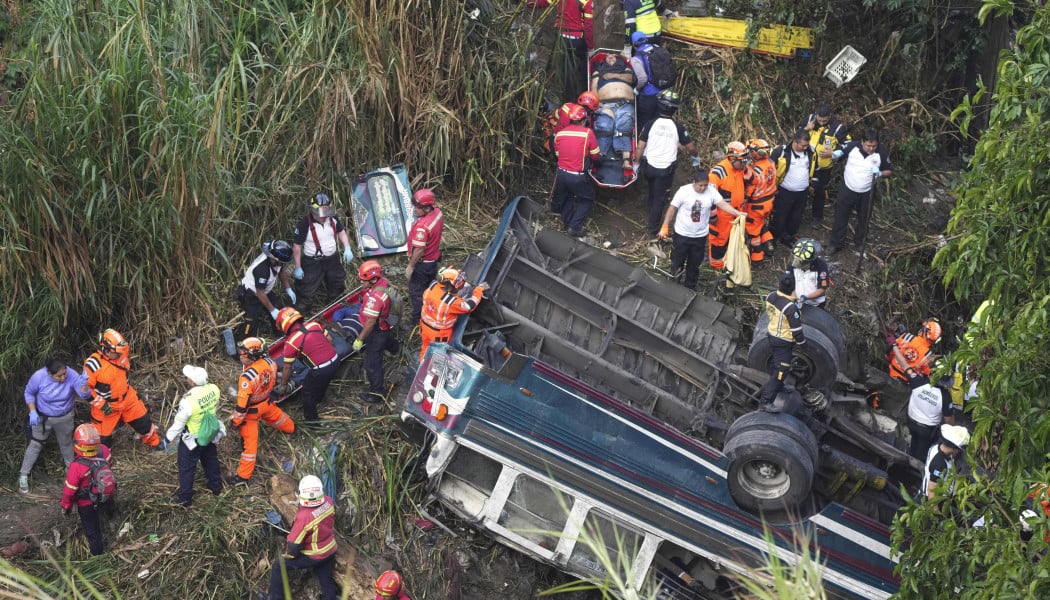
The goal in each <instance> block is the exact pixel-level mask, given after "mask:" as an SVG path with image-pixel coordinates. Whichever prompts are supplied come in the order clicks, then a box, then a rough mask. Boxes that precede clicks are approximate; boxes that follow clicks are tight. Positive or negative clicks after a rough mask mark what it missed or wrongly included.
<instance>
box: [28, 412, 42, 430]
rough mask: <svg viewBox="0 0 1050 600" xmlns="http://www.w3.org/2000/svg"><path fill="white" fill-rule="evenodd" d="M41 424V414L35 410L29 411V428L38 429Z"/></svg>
mask: <svg viewBox="0 0 1050 600" xmlns="http://www.w3.org/2000/svg"><path fill="white" fill-rule="evenodd" d="M39 424H40V413H38V412H36V411H35V410H31V411H29V426H30V427H36V426H37V425H39Z"/></svg>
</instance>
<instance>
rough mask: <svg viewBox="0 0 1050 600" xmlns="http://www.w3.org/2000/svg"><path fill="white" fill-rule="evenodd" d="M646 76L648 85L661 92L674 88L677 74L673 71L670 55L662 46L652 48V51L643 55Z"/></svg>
mask: <svg viewBox="0 0 1050 600" xmlns="http://www.w3.org/2000/svg"><path fill="white" fill-rule="evenodd" d="M645 64H646V67H647V68H648V69H647V72H646V74H647V75H648V76H649V83H651V84H653V85H654V86H656V87H657V88H659V89H661V90H666V89H667V88H669V87H672V86H674V84H675V82H676V81H677V80H678V72H677V71H675V68H674V63H673V62H672V61H671V53H670V52H668V51H667V48H664V47H662V46H653V49H652V50H650V51H649V52H647V53H646V54H645Z"/></svg>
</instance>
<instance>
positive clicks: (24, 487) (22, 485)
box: [18, 475, 29, 494]
mask: <svg viewBox="0 0 1050 600" xmlns="http://www.w3.org/2000/svg"><path fill="white" fill-rule="evenodd" d="M18 491H19V492H21V493H23V494H28V493H29V475H19V476H18Z"/></svg>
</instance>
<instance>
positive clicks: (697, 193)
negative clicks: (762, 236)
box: [657, 169, 744, 290]
mask: <svg viewBox="0 0 1050 600" xmlns="http://www.w3.org/2000/svg"><path fill="white" fill-rule="evenodd" d="M707 178H708V175H707V171H706V170H703V169H701V170H698V171H696V172H695V173H693V183H690V184H686V185H683V186H682V187H680V188H678V191H677V192H675V194H674V197H673V198H671V205H670V206H668V207H667V212H666V213H664V223H663V226H662V227H660V232H659V233H658V234H657V235H658V236H659V237H660V239H662V240H666V239H667V238H668V237H669V234H670V227H671V220H672V219H674V237H673V240H674V246H673V247H672V249H671V272H672V273H678V272H680V271H681V270H682V269H683V268H684V269H685V283H684V284H683V285H685V287H687V288H689V289H691V290H695V289H696V282H697V279H699V277H700V264H701V263H703V262H704V259H706V258H707V233H708V231H709V228H710V226H709V224H708V222H709V221H710V220H711V207H712V206H717V207H718V208H721V209H722V210H723V211H725V212H727V213H729V214H731V215H733V217H739V216H741V215H743V214H744V213H742V212H740V211H739V210H736V209H735V208H733V207H732V205H730V204H729V203H728V202H726V201H725V200H723V199H722V195H721V194H719V193H718V190H716V189H715V188H714V187H712V186H709V185H708V184H707Z"/></svg>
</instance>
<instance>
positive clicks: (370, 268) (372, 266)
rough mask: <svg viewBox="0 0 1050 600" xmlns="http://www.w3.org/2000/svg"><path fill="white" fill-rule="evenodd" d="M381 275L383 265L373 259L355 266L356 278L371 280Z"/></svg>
mask: <svg viewBox="0 0 1050 600" xmlns="http://www.w3.org/2000/svg"><path fill="white" fill-rule="evenodd" d="M382 276H383V266H382V265H380V264H379V262H377V261H374V260H366V261H365V262H363V263H361V266H360V267H358V268H357V278H358V279H360V280H361V281H371V280H373V279H378V278H379V277H382Z"/></svg>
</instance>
